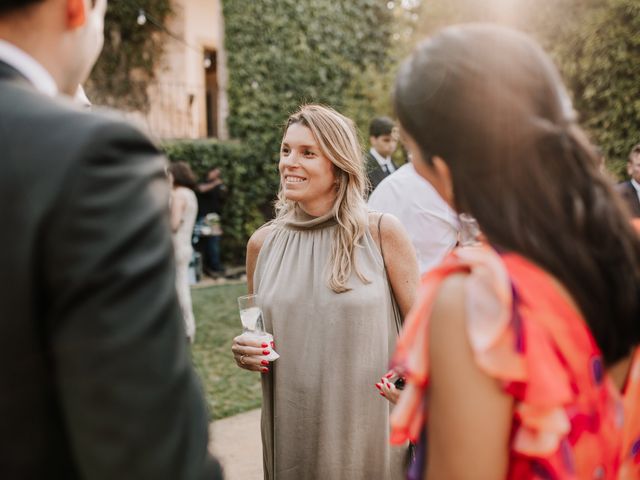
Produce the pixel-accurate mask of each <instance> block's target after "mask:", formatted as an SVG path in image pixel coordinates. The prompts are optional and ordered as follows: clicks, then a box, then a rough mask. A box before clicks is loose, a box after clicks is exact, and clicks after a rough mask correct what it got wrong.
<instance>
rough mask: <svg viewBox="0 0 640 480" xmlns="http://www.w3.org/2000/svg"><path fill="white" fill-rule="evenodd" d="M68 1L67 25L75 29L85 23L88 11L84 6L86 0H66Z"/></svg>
mask: <svg viewBox="0 0 640 480" xmlns="http://www.w3.org/2000/svg"><path fill="white" fill-rule="evenodd" d="M66 2H67V27H68V28H69V29H70V30H74V29H76V28H78V27H81V26H83V25H84V24H85V22H86V20H87V12H86V11H85V8H84V0H66Z"/></svg>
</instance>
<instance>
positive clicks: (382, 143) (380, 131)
mask: <svg viewBox="0 0 640 480" xmlns="http://www.w3.org/2000/svg"><path fill="white" fill-rule="evenodd" d="M369 143H370V144H371V149H370V150H369V152H368V153H367V155H366V159H365V164H366V169H367V177H368V178H369V183H370V191H372V190H374V189H375V188H376V187H377V186H378V184H379V183H380V182H381V181H382V180H383V179H384V178H385V177H387V176H388V175H391V174H392V173H393V172H395V171H396V169H397V168H398V167H397V166H396V164H395V163H393V160H392V159H391V155H393V152H395V151H396V147H397V146H398V129H397V127H396V125H395V123H394V122H393V120H391V119H390V118H389V117H376V118H374V119H373V120H371V123H370V124H369Z"/></svg>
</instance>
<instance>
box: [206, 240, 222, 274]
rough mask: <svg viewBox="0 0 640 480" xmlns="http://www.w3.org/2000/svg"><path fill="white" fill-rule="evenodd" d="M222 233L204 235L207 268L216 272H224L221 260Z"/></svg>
mask: <svg viewBox="0 0 640 480" xmlns="http://www.w3.org/2000/svg"><path fill="white" fill-rule="evenodd" d="M221 238H222V235H216V236H213V237H202V241H203V242H204V250H205V261H206V265H207V268H208V269H209V270H212V271H214V272H222V271H223V270H224V269H223V268H222V262H221V261H220V239H221Z"/></svg>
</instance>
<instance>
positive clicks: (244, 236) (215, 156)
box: [163, 140, 277, 265]
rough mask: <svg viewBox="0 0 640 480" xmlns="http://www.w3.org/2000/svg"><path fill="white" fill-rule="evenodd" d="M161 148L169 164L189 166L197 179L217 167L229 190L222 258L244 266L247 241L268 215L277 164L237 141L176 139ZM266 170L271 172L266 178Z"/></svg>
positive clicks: (273, 192) (224, 213) (223, 225)
mask: <svg viewBox="0 0 640 480" xmlns="http://www.w3.org/2000/svg"><path fill="white" fill-rule="evenodd" d="M163 149H164V151H165V153H166V154H167V156H168V157H169V159H170V160H171V161H174V162H175V161H180V160H182V161H185V162H187V163H189V164H190V165H191V168H192V169H193V171H194V173H195V174H196V175H197V176H198V178H199V179H202V178H204V176H205V174H206V172H207V171H208V170H210V169H212V168H214V167H218V168H220V170H221V172H222V173H221V175H222V179H223V181H224V183H225V184H226V185H227V187H228V188H229V196H228V198H227V202H226V204H225V207H224V210H223V212H222V228H223V229H224V235H223V237H222V256H223V260H224V261H225V262H228V263H231V264H234V265H242V264H244V257H245V250H246V244H247V240H248V239H249V237H250V236H251V234H252V233H253V232H254V231H255V230H256V229H257V228H258V227H259V226H260V225H262V224H263V223H264V222H265V220H266V219H267V218H268V217H269V216H270V211H271V200H272V199H273V197H274V195H275V192H276V190H275V188H274V187H273V185H272V184H271V181H270V180H269V178H271V177H273V176H276V177H277V173H276V172H277V166H276V164H275V163H271V164H269V165H266V164H265V161H264V158H263V157H262V156H261V155H259V154H256V152H255V151H254V150H253V149H251V148H250V147H248V146H247V145H246V144H242V143H238V142H219V141H216V140H196V141H194V140H175V141H170V142H165V143H164V144H163ZM257 165H260V168H259V169H258V168H257ZM265 170H271V172H270V173H271V175H270V176H269V178H268V177H266V176H265V175H264V174H263V172H264V171H265Z"/></svg>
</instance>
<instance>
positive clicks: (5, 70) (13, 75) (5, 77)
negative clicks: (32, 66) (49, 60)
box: [0, 60, 33, 87]
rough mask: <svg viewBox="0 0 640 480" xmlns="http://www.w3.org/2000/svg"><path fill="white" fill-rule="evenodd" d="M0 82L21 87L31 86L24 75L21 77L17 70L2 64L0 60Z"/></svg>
mask: <svg viewBox="0 0 640 480" xmlns="http://www.w3.org/2000/svg"><path fill="white" fill-rule="evenodd" d="M0 81H3V82H17V83H21V84H23V85H28V86H30V87H32V86H33V85H31V82H29V80H27V78H26V77H25V76H24V75H22V74H21V73H20V72H19V71H18V70H16V69H15V68H13V67H12V66H11V65H9V64H8V63H5V62H3V61H2V60H0Z"/></svg>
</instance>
